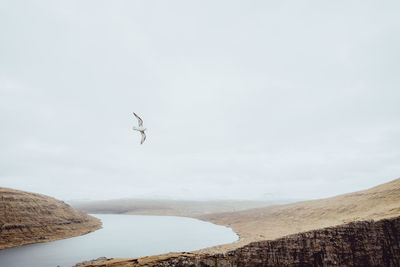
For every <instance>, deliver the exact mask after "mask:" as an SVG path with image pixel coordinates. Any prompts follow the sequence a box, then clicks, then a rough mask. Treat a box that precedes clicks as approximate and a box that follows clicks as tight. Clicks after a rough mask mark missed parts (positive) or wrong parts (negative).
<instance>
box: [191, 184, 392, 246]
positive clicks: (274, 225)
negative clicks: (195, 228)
mask: <svg viewBox="0 0 400 267" xmlns="http://www.w3.org/2000/svg"><path fill="white" fill-rule="evenodd" d="M396 216H400V179H396V180H394V181H391V182H389V183H385V184H382V185H379V186H376V187H373V188H370V189H367V190H363V191H358V192H354V193H349V194H344V195H339V196H336V197H331V198H325V199H319V200H311V201H304V202H297V203H293V204H287V205H280V206H270V207H265V208H257V209H251V210H246V211H239V212H228V213H219V214H210V215H204V216H200V217H199V218H200V219H202V220H207V221H211V222H213V223H216V224H221V225H227V226H230V227H232V228H233V230H235V231H236V232H237V233H238V234H239V235H240V237H241V240H240V241H239V242H236V243H234V244H230V245H227V246H222V247H219V248H213V249H212V250H214V251H215V250H217V251H218V250H222V251H223V250H226V249H228V250H230V249H233V248H236V247H240V246H243V245H245V244H248V243H250V242H252V241H259V240H273V239H276V238H279V237H283V236H287V235H291V234H295V233H300V232H305V231H310V230H314V229H320V228H324V227H331V226H336V225H341V224H345V223H348V222H353V221H362V220H379V219H383V218H391V217H396Z"/></svg>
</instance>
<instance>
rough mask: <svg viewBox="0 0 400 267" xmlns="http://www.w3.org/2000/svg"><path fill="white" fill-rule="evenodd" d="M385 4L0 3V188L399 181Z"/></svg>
mask: <svg viewBox="0 0 400 267" xmlns="http://www.w3.org/2000/svg"><path fill="white" fill-rule="evenodd" d="M399 11H400V2H398V1H268V2H267V1H198V2H194V1H184V0H181V1H152V0H151V1H136V0H135V1H132V0H129V1H128V0H126V1H125V0H124V1H121V0H117V1H101V0H96V1H95V0H88V1H78V0H75V1H71V0H68V1H66V0H65V1H50V0H47V1H46V0H41V1H35V0H33V1H32V0H29V1H27V0H26V1H15V0H3V1H1V3H0V33H1V34H0V148H1V149H0V186H4V187H12V188H17V189H22V190H28V191H33V192H38V193H43V194H47V195H51V196H54V197H56V198H60V199H67V200H68V199H110V198H121V197H134V198H177V199H271V198H281V199H288V198H302V199H309V198H319V197H324V196H331V195H335V194H339V193H345V192H351V191H355V190H359V189H363V188H367V187H370V186H374V185H377V184H380V183H383V182H386V181H389V180H392V179H394V178H397V177H399V176H400V165H399V164H398V163H399V162H400V150H399V146H400V138H399V136H400V123H399V115H400V105H399V100H400V90H399V86H400V75H399V71H400V52H399V49H398V48H399V47H400V35H399V34H398V33H399V29H400V17H399V16H398V14H399ZM133 111H135V112H136V113H138V114H139V115H140V116H142V118H143V120H144V124H145V127H147V128H148V131H147V140H146V142H145V143H144V144H143V145H140V144H139V142H140V134H139V133H137V132H133V131H132V130H131V128H132V126H134V125H136V124H137V121H136V119H135V118H134V117H133V116H132V112H133Z"/></svg>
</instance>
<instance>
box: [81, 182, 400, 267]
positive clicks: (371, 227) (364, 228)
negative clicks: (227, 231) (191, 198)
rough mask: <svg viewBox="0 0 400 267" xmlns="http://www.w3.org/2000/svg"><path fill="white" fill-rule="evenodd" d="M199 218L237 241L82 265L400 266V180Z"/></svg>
mask: <svg viewBox="0 0 400 267" xmlns="http://www.w3.org/2000/svg"><path fill="white" fill-rule="evenodd" d="M198 218H200V219H203V220H207V221H211V222H213V223H216V224H221V225H226V226H230V227H232V228H233V229H234V230H235V231H236V232H237V233H238V234H239V235H240V240H239V241H238V242H235V243H233V244H227V245H223V246H217V247H212V248H207V249H203V250H200V251H195V252H191V253H171V254H165V255H158V256H152V257H144V258H133V259H110V260H107V261H102V262H101V263H93V264H86V265H82V266H86V267H89V266H105V267H117V266H123V267H125V266H142V265H147V266H338V265H339V266H400V179H397V180H394V181H392V182H389V183H386V184H382V185H379V186H376V187H373V188H371V189H368V190H363V191H358V192H354V193H350V194H344V195H339V196H336V197H332V198H326V199H320V200H312V201H304V202H298V203H293V204H287V205H279V206H271V207H265V208H257V209H250V210H245V211H238V212H227V213H218V214H208V215H201V216H198Z"/></svg>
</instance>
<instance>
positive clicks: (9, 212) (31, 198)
mask: <svg viewBox="0 0 400 267" xmlns="http://www.w3.org/2000/svg"><path fill="white" fill-rule="evenodd" d="M99 228H101V222H100V220H99V219H97V218H94V217H92V216H89V215H87V214H86V213H84V212H81V211H77V210H75V209H73V208H71V207H70V206H69V205H67V204H65V203H64V202H62V201H59V200H56V199H54V198H52V197H48V196H44V195H40V194H35V193H29V192H24V191H19V190H14V189H9V188H0V249H4V248H8V247H14V246H20V245H25V244H30V243H36V242H46V241H53V240H57V239H62V238H68V237H72V236H78V235H82V234H86V233H89V232H92V231H94V230H97V229H99Z"/></svg>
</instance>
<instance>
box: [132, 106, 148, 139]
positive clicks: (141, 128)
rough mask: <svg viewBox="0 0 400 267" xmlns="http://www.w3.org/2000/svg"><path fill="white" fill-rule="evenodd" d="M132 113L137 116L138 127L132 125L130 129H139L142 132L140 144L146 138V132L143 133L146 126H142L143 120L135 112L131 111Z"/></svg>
mask: <svg viewBox="0 0 400 267" xmlns="http://www.w3.org/2000/svg"><path fill="white" fill-rule="evenodd" d="M133 115H135V117H136V118H137V120H138V124H139V127H135V126H133V128H132V130H134V131H139V132H140V133H141V134H142V140H141V141H140V144H143V142H144V140H146V134H145V133H144V131H146V128H144V127H143V120H142V119H141V118H140V117H139V116H138V115H136V113H135V112H133Z"/></svg>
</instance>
